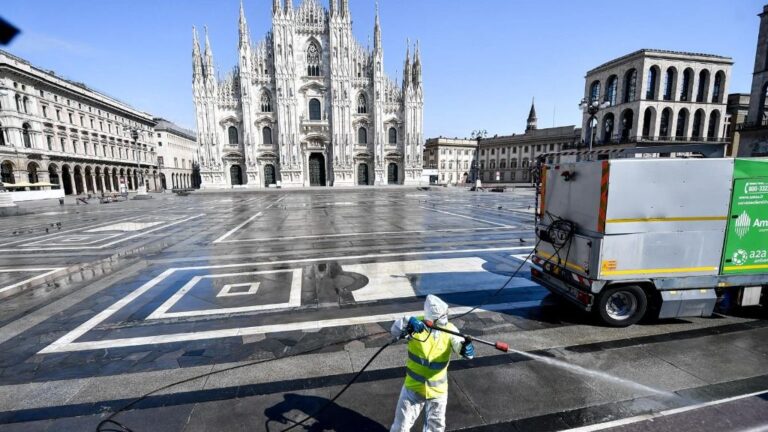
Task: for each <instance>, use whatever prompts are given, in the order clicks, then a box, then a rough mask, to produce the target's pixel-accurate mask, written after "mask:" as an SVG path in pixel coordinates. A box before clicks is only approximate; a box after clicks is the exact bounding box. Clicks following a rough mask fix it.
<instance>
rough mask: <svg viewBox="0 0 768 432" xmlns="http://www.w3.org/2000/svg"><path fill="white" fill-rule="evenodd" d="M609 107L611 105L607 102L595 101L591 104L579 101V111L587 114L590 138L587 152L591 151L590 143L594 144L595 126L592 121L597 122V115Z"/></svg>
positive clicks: (585, 100)
mask: <svg viewBox="0 0 768 432" xmlns="http://www.w3.org/2000/svg"><path fill="white" fill-rule="evenodd" d="M609 106H611V103H610V102H608V101H604V102H603V103H600V102H598V101H596V100H594V101H592V102H587V99H581V103H579V109H581V110H582V111H584V112H585V113H587V114H589V121H588V124H589V129H590V134H591V136H590V138H589V151H592V143H594V142H595V134H596V133H597V128H596V126H597V125H593V124H592V122H593V121H597V113H598V111H600V110H601V109H604V108H608V107H609Z"/></svg>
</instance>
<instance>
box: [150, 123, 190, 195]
mask: <svg viewBox="0 0 768 432" xmlns="http://www.w3.org/2000/svg"><path fill="white" fill-rule="evenodd" d="M154 120H155V122H157V124H156V125H155V128H154V130H155V134H154V136H155V150H156V153H157V168H158V171H159V172H160V174H159V177H160V184H161V187H162V188H163V189H190V188H197V187H199V186H200V182H199V175H200V172H199V166H198V160H199V156H198V152H199V149H200V146H198V145H197V136H196V134H195V133H194V132H193V131H191V130H187V129H184V128H182V127H180V126H178V125H176V124H174V123H171V122H169V121H168V120H165V119H162V118H159V117H155V119H154Z"/></svg>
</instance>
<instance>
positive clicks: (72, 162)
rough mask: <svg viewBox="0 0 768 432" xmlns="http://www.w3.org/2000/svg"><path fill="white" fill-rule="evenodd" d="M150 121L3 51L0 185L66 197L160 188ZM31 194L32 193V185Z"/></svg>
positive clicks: (0, 55) (0, 53) (0, 64)
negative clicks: (53, 190) (45, 186)
mask: <svg viewBox="0 0 768 432" xmlns="http://www.w3.org/2000/svg"><path fill="white" fill-rule="evenodd" d="M154 125H155V122H154V121H153V120H152V116H151V115H149V114H147V113H145V112H141V111H138V110H136V109H134V108H132V107H130V106H128V105H127V104H125V103H122V102H120V101H118V100H116V99H113V98H111V97H109V96H106V95H104V94H102V93H99V92H96V91H94V90H92V89H90V88H88V87H86V86H85V85H84V84H81V83H76V82H73V81H69V80H65V79H63V78H61V77H58V76H56V75H55V74H54V73H53V72H50V71H46V70H43V69H40V68H37V67H35V66H32V65H31V64H30V63H29V62H27V61H25V60H23V59H21V58H18V57H16V56H14V55H12V54H10V53H7V52H4V51H0V174H2V176H1V178H0V181H2V182H3V184H19V183H30V184H35V183H52V184H55V185H59V186H60V187H62V188H63V189H64V191H65V193H66V194H67V195H76V194H78V195H79V194H86V193H99V192H110V191H119V190H120V189H121V187H120V186H121V185H125V187H126V188H127V189H128V190H136V189H138V186H139V184H140V182H141V181H142V179H143V181H144V184H145V185H146V187H147V188H148V189H149V190H153V189H157V188H158V187H159V182H158V180H159V179H158V172H157V166H156V158H155V152H154V144H153V143H152V141H151V137H152V127H153V126H154ZM30 187H32V188H34V187H35V186H30Z"/></svg>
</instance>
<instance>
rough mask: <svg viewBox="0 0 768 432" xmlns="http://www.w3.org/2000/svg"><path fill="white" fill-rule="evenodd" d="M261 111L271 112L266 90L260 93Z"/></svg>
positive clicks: (270, 102)
mask: <svg viewBox="0 0 768 432" xmlns="http://www.w3.org/2000/svg"><path fill="white" fill-rule="evenodd" d="M261 112H272V100H271V99H270V98H269V93H267V92H266V91H265V92H262V93H261Z"/></svg>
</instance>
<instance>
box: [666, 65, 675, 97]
mask: <svg viewBox="0 0 768 432" xmlns="http://www.w3.org/2000/svg"><path fill="white" fill-rule="evenodd" d="M675 73H676V71H675V68H673V67H671V68H669V69H667V74H666V78H665V81H664V100H667V101H668V100H672V95H673V92H674V89H675Z"/></svg>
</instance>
